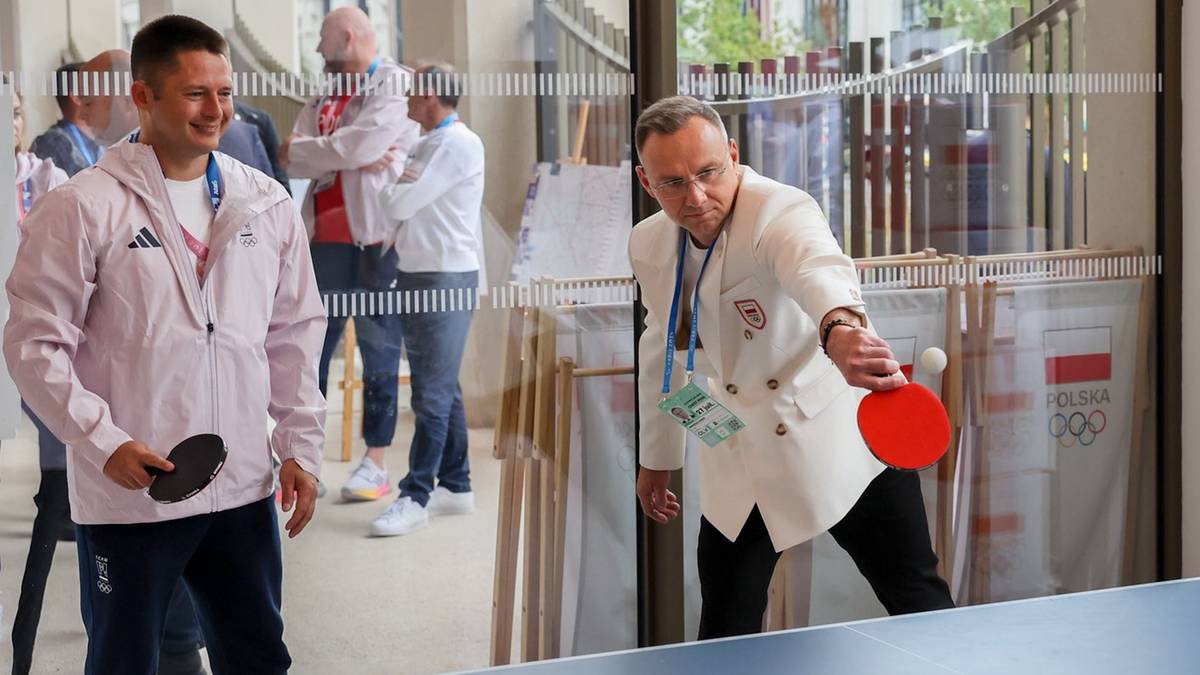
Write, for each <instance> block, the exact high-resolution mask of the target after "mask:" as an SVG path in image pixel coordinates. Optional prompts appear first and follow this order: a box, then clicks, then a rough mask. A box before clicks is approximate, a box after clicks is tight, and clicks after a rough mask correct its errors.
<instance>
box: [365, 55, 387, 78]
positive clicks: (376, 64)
mask: <svg viewBox="0 0 1200 675" xmlns="http://www.w3.org/2000/svg"><path fill="white" fill-rule="evenodd" d="M382 60H383V59H381V58H379V57H378V56H376V57H375V60H374V61H372V62H371V65H370V66H369V67H368V68H367V77H368V78H370V77H371V76H372V75H374V74H375V69H376V68H378V67H379V62H380V61H382Z"/></svg>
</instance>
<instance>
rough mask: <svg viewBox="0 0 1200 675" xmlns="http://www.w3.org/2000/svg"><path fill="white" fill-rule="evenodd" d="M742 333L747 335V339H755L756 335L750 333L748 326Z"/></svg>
mask: <svg viewBox="0 0 1200 675" xmlns="http://www.w3.org/2000/svg"><path fill="white" fill-rule="evenodd" d="M742 335H745V336H746V339H747V340H753V339H754V336H753V335H751V334H750V329H749V328H747V329H746V330H744V331H742Z"/></svg>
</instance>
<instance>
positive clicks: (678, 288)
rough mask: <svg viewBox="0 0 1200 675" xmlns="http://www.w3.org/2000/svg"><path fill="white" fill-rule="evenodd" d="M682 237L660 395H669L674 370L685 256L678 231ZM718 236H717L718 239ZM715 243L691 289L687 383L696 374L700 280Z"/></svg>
mask: <svg viewBox="0 0 1200 675" xmlns="http://www.w3.org/2000/svg"><path fill="white" fill-rule="evenodd" d="M680 231H681V232H682V234H683V236H682V237H681V238H680V240H679V263H678V264H677V265H676V266H675V294H674V295H672V296H671V318H670V319H669V320H668V321H667V358H666V365H664V366H663V387H662V393H663V394H664V395H665V394H670V393H671V372H672V371H673V370H674V369H675V330H676V324H677V322H678V320H677V317H678V314H679V296H680V295H682V294H683V259H684V257H685V256H686V255H687V238H688V237H689V236H690V235H689V234H688V233H687V231H686V230H680ZM719 237H720V235H719V234H718V238H719ZM716 247H717V241H716V240H715V239H714V240H713V243H712V244H710V245H709V247H708V252H707V253H705V254H704V263H703V264H701V265H700V273H699V274H697V275H696V287H695V288H694V289H692V333H691V335H689V336H688V357H687V375H688V381H689V382H690V381H691V379H692V373H694V372H696V331H697V329H698V328H699V327H700V280H701V279H703V278H704V268H706V267H708V259H709V258H711V257H712V253H713V249H715V248H716Z"/></svg>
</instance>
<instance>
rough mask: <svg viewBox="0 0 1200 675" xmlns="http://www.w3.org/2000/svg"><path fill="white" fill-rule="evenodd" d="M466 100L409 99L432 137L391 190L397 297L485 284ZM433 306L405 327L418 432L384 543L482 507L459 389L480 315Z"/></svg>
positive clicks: (479, 151) (479, 175) (381, 524)
mask: <svg viewBox="0 0 1200 675" xmlns="http://www.w3.org/2000/svg"><path fill="white" fill-rule="evenodd" d="M453 73H454V70H453V69H452V68H451V67H450V66H448V65H446V64H430V65H425V66H421V67H420V68H418V69H417V76H418V77H424V78H425V79H426V80H427V81H432V82H436V81H438V80H439V79H441V80H443V81H449V80H450V77H451V76H452V75H453ZM443 88H444V87H443ZM458 99H459V97H458V96H457V95H455V94H451V93H448V92H446V91H436V92H427V93H424V94H422V95H416V94H414V93H410V94H409V99H408V116H409V117H411V118H412V119H413V120H414V121H416V122H417V123H418V124H420V125H421V128H422V129H423V130H424V131H425V135H424V136H422V137H421V140H420V142H419V143H417V146H416V147H415V148H413V151H412V153H411V154H410V155H409V157H408V162H407V163H406V164H405V166H404V173H403V174H402V175H401V176H400V179H399V180H398V181H397V182H395V183H394V184H392V185H389V186H387V187H386V188H385V189H384V193H383V201H384V205H385V206H386V208H387V215H388V216H389V217H390V218H391V219H392V223H393V227H394V234H393V235H392V240H393V241H394V244H393V249H394V250H395V252H396V254H397V256H398V257H397V259H396V265H397V267H398V268H399V273H398V274H397V276H396V285H395V288H396V290H397V291H404V292H412V293H413V294H414V295H418V296H419V295H424V294H427V293H428V294H429V295H431V296H433V297H438V295H439V294H440V293H439V291H440V292H443V293H446V294H447V295H454V294H455V293H457V292H465V293H470V292H472V291H474V290H475V289H476V288H477V287H478V285H479V268H480V262H481V258H482V252H483V241H482V240H483V236H482V223H481V221H480V217H479V213H480V209H481V208H482V207H483V182H484V151H483V141H481V140H480V139H479V136H478V135H477V134H476V133H475V132H474V131H471V129H470V128H469V127H468V126H467V125H466V124H464V123H463V121H462V120H461V119H459V116H458V110H457V109H458ZM425 309H426V310H427V311H422V312H414V313H412V314H406V315H405V316H404V320H403V321H402V322H401V324H400V326H401V329H402V335H403V343H404V348H405V350H406V352H407V354H408V365H409V368H410V369H411V370H412V408H413V413H414V414H415V415H416V428H415V430H414V431H413V438H412V444H411V446H410V447H409V451H408V475H407V476H405V477H404V480H402V481H400V497H399V498H398V499H397V500H396V501H395V502H393V503H392V505H391V506H389V507H388V508H387V510H386V511H384V512H383V513H382V514H381V515H380V516H379V517H377V518H376V519H375V520H374V522H372V523H371V534H372V535H374V536H377V537H387V536H394V535H403V534H408V533H409V532H412V531H413V530H415V529H418V528H420V527H424V526H425V525H426V524H428V522H429V516H430V515H431V514H432V515H452V514H466V513H471V512H472V511H474V510H475V493H474V492H473V491H472V490H471V471H470V464H469V462H468V459H467V418H466V412H465V410H464V409H463V398H462V388H461V387H460V386H459V383H458V371H459V368H460V367H461V365H462V358H463V350H464V349H465V348H466V344H467V332H468V331H469V330H470V328H471V317H472V315H473V313H474V312H472V311H471V310H468V309H463V308H461V307H454V308H451V307H437V306H435V307H426V308H425ZM435 479H436V481H437V485H436V487H435V485H434V481H435Z"/></svg>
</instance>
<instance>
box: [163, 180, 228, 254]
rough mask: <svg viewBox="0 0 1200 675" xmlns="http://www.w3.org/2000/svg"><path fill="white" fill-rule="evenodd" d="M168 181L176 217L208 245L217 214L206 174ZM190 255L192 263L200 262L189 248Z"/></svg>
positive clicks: (200, 240)
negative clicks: (206, 180) (206, 182)
mask: <svg viewBox="0 0 1200 675" xmlns="http://www.w3.org/2000/svg"><path fill="white" fill-rule="evenodd" d="M165 180H166V181H167V195H169V196H170V198H171V208H173V209H174V210H175V217H176V218H178V219H179V224H180V225H183V226H184V227H185V228H186V229H187V231H188V232H189V233H191V235H192V236H193V237H195V238H196V241H199V242H200V243H201V244H204V245H205V246H208V240H209V237H210V236H211V233H212V223H213V218H214V217H215V216H216V214H215V213H213V207H212V200H210V199H209V195H208V186H207V185H205V178H204V176H200V177H199V178H196V179H194V180H185V181H179V180H171V179H170V178H167V179H165ZM188 255H190V256H191V258H192V263H196V262H199V260H198V258H197V257H196V254H195V253H192V250H191V249H190V248H189V249H188Z"/></svg>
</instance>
